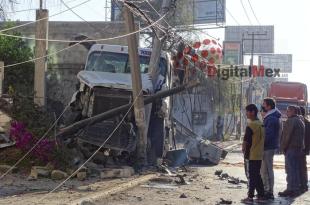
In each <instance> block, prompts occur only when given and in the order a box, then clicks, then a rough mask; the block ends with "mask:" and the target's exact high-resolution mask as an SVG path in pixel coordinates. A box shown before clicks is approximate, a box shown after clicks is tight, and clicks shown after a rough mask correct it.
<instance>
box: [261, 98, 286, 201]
mask: <svg viewBox="0 0 310 205" xmlns="http://www.w3.org/2000/svg"><path fill="white" fill-rule="evenodd" d="M262 109H263V110H264V111H265V112H266V115H265V116H264V127H265V145H264V156H263V163H262V168H261V175H262V179H263V183H264V189H265V197H266V198H268V199H274V195H273V187H274V172H273V157H274V154H275V153H276V151H277V150H278V149H279V138H280V133H279V132H280V128H281V125H280V124H281V121H280V117H281V113H280V111H279V110H278V109H276V105H275V102H274V100H273V99H271V98H266V99H264V102H263V107H262Z"/></svg>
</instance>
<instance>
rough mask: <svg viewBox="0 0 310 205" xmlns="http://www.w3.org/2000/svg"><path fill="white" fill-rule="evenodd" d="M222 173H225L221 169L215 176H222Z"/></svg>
mask: <svg viewBox="0 0 310 205" xmlns="http://www.w3.org/2000/svg"><path fill="white" fill-rule="evenodd" d="M222 173H223V170H221V169H220V170H216V171H215V173H214V175H216V176H221V174H222Z"/></svg>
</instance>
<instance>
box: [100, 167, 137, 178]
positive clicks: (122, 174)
mask: <svg viewBox="0 0 310 205" xmlns="http://www.w3.org/2000/svg"><path fill="white" fill-rule="evenodd" d="M134 173H135V171H134V169H133V168H132V167H122V168H118V169H109V168H105V169H103V170H102V171H101V173H100V177H101V178H102V179H106V178H128V177H131V176H132V175H134Z"/></svg>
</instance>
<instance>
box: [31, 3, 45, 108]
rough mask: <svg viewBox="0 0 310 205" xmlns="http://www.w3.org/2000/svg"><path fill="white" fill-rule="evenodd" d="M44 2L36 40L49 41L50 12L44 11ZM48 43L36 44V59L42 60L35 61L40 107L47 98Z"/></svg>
mask: <svg viewBox="0 0 310 205" xmlns="http://www.w3.org/2000/svg"><path fill="white" fill-rule="evenodd" d="M42 4H43V2H42V0H40V9H38V10H37V11H36V20H39V19H43V20H41V21H37V22H36V28H35V29H36V31H35V37H36V39H48V10H46V9H42ZM47 48H48V41H47V40H36V42H35V58H40V59H38V60H36V61H35V64H34V65H35V72H34V92H35V93H34V102H35V103H36V104H37V105H39V106H44V105H45V104H46V96H45V73H46V70H47V58H42V57H43V56H45V55H46V54H47Z"/></svg>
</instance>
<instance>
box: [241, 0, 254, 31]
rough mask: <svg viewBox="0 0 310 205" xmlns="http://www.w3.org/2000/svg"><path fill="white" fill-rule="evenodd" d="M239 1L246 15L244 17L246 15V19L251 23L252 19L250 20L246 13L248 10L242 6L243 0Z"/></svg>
mask: <svg viewBox="0 0 310 205" xmlns="http://www.w3.org/2000/svg"><path fill="white" fill-rule="evenodd" d="M240 3H241V5H242V8H243V11H244V13H245V15H246V17H247V19H248V21H249V22H250V24H251V25H252V21H251V19H250V17H249V15H248V12H247V11H246V9H245V7H244V4H243V1H242V0H240Z"/></svg>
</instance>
